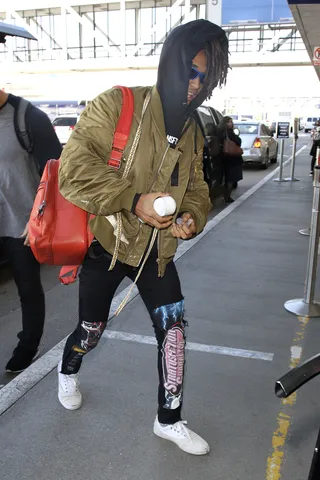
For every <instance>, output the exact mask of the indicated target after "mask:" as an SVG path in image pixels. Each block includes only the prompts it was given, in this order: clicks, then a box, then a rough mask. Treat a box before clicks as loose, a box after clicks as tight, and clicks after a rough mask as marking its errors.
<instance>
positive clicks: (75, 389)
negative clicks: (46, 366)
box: [58, 362, 82, 410]
mask: <svg viewBox="0 0 320 480" xmlns="http://www.w3.org/2000/svg"><path fill="white" fill-rule="evenodd" d="M61 364H62V362H59V365H58V382H59V392H58V398H59V401H60V403H61V405H63V406H64V408H66V409H67V410H77V409H78V408H80V407H81V405H82V395H81V393H80V391H79V374H78V373H76V374H73V375H65V374H64V373H60V370H61Z"/></svg>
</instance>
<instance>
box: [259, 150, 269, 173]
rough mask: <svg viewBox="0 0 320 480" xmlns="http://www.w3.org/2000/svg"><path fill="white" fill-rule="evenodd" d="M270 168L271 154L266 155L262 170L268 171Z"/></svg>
mask: <svg viewBox="0 0 320 480" xmlns="http://www.w3.org/2000/svg"><path fill="white" fill-rule="evenodd" d="M268 166H269V152H267V153H266V156H265V158H264V162H263V163H262V164H261V168H262V170H267V168H268Z"/></svg>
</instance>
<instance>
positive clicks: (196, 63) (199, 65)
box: [188, 50, 207, 105]
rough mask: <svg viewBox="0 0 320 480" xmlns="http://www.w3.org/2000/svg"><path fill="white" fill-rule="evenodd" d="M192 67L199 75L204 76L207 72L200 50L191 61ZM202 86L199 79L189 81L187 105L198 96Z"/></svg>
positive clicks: (205, 59)
mask: <svg viewBox="0 0 320 480" xmlns="http://www.w3.org/2000/svg"><path fill="white" fill-rule="evenodd" d="M192 67H193V68H194V69H195V70H196V71H198V72H199V73H203V74H205V73H206V71H207V57H206V54H205V51H204V50H200V52H199V53H198V54H197V55H196V56H195V57H194V59H193V60H192ZM202 87H203V85H202V83H201V81H200V77H199V76H197V77H196V78H194V79H193V80H192V79H190V80H189V87H188V105H189V103H190V102H191V101H192V100H193V99H194V98H195V97H196V96H197V95H198V94H199V92H200V91H201V89H202Z"/></svg>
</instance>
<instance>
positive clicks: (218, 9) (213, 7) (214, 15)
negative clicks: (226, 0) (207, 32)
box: [206, 0, 222, 25]
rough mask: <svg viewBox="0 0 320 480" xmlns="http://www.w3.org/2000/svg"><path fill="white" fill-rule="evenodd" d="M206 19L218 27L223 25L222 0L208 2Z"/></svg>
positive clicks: (208, 0) (207, 0)
mask: <svg viewBox="0 0 320 480" xmlns="http://www.w3.org/2000/svg"><path fill="white" fill-rule="evenodd" d="M206 7H207V9H206V19H207V20H210V22H212V23H215V24H216V25H221V24H222V0H206Z"/></svg>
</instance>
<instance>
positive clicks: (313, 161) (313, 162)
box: [310, 157, 316, 172]
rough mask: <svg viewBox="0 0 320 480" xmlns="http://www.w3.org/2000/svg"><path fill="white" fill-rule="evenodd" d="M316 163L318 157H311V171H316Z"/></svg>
mask: <svg viewBox="0 0 320 480" xmlns="http://www.w3.org/2000/svg"><path fill="white" fill-rule="evenodd" d="M315 164H316V157H312V158H311V165H310V170H311V172H313V171H314V166H315Z"/></svg>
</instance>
